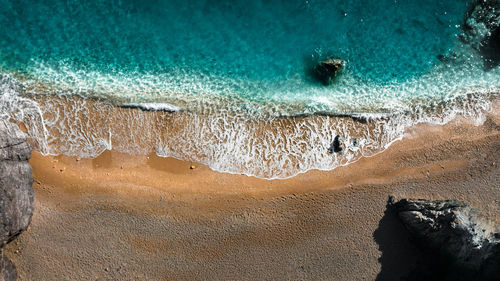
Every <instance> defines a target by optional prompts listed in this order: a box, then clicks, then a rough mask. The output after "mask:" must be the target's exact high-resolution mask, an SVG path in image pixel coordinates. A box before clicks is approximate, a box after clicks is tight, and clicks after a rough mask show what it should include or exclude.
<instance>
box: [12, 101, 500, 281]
mask: <svg viewBox="0 0 500 281" xmlns="http://www.w3.org/2000/svg"><path fill="white" fill-rule="evenodd" d="M492 112H493V113H492V114H490V116H489V117H488V119H487V120H486V122H485V123H484V124H483V125H481V126H474V125H472V124H470V123H469V122H468V121H467V120H463V119H460V120H455V121H454V122H451V123H450V124H447V125H445V126H431V125H420V126H417V127H414V128H412V129H410V130H408V132H407V135H406V137H405V138H404V139H403V140H402V141H399V142H397V143H395V144H394V145H392V146H391V147H390V148H389V149H388V150H386V151H385V152H383V153H381V154H378V155H376V156H374V157H370V158H363V159H361V160H360V161H358V162H356V163H354V164H351V165H349V166H346V167H340V168H337V169H335V170H333V171H328V172H324V171H309V172H307V173H305V174H301V175H298V176H296V177H294V178H291V179H287V180H272V181H269V180H261V179H256V178H251V177H247V176H243V175H230V174H221V173H217V172H214V171H212V170H210V169H209V168H207V167H205V166H202V165H199V164H196V163H190V162H184V161H179V160H175V159H168V158H159V157H157V156H154V155H149V156H130V155H124V154H119V153H117V152H113V151H108V152H105V153H104V154H102V155H101V156H100V157H98V158H96V159H79V158H74V157H52V156H42V155H40V154H38V153H33V156H32V159H31V164H32V165H33V168H34V171H33V175H34V178H35V183H34V189H35V194H36V206H35V208H36V209H35V213H34V215H33V220H32V223H31V226H30V227H29V229H28V231H27V232H25V233H23V234H22V235H21V236H20V237H19V239H17V240H16V241H15V242H13V243H11V244H10V245H8V246H7V254H8V256H9V257H10V258H11V259H12V261H13V262H14V264H15V265H16V266H17V270H18V273H19V277H20V278H19V279H20V280H202V279H203V280H206V279H230V280H266V279H280V280H285V279H286V280H300V279H308V280H375V279H377V280H399V277H400V276H402V275H404V274H406V273H407V272H408V271H409V270H411V269H412V266H413V264H414V262H415V261H416V259H417V258H418V256H419V254H420V253H419V251H418V250H417V249H416V248H415V247H414V246H413V245H412V244H411V243H410V242H409V237H408V236H407V234H406V232H405V231H404V229H403V227H402V226H401V225H400V224H399V222H398V221H397V219H396V218H394V217H393V216H392V215H391V214H389V213H386V212H385V210H386V208H385V203H386V200H387V197H388V196H389V195H395V196H396V197H397V198H398V197H418V198H426V199H458V200H464V201H467V202H469V203H470V204H471V205H472V206H473V207H475V208H477V209H479V210H480V211H481V212H482V213H483V214H484V215H485V216H487V217H489V218H490V219H492V220H493V221H495V222H496V223H497V224H500V116H499V114H498V112H500V106H499V104H498V103H497V104H496V105H495V106H494V107H493V110H492ZM191 165H194V166H195V167H194V169H191V168H190V166H191Z"/></svg>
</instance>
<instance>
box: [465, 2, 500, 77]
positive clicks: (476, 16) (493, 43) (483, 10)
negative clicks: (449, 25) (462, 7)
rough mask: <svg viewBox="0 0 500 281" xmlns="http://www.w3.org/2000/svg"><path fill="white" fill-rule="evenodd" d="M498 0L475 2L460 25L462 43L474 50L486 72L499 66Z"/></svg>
mask: <svg viewBox="0 0 500 281" xmlns="http://www.w3.org/2000/svg"><path fill="white" fill-rule="evenodd" d="M499 28H500V0H476V1H474V2H473V3H472V5H471V6H470V8H469V11H468V12H467V14H466V17H465V20H464V23H463V25H462V29H463V31H464V32H463V34H462V35H461V39H462V41H464V42H466V43H468V44H470V45H471V46H472V47H473V48H474V49H476V50H477V51H478V52H479V53H480V54H481V56H482V57H483V60H484V65H485V68H486V69H487V70H489V69H492V68H494V67H497V66H498V65H500V29H499Z"/></svg>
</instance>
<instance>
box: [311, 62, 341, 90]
mask: <svg viewBox="0 0 500 281" xmlns="http://www.w3.org/2000/svg"><path fill="white" fill-rule="evenodd" d="M343 66H344V61H343V60H341V59H338V58H330V59H326V60H323V61H321V62H319V63H318V65H316V67H315V68H314V71H313V74H314V77H315V78H316V79H317V80H318V81H320V82H321V83H323V84H324V85H330V84H332V83H333V81H334V80H335V77H336V76H337V74H338V73H339V71H340V70H341V69H342V67H343Z"/></svg>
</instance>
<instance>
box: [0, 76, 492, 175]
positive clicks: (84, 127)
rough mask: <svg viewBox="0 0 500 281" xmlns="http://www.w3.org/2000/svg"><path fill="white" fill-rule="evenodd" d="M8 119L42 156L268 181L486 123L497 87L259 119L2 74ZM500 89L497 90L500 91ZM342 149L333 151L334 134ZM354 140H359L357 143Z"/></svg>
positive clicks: (3, 110) (2, 104) (3, 98)
mask: <svg viewBox="0 0 500 281" xmlns="http://www.w3.org/2000/svg"><path fill="white" fill-rule="evenodd" d="M1 81H2V85H1V88H2V95H1V96H0V99H1V100H0V106H2V111H1V112H2V115H1V116H2V118H3V119H5V118H10V119H14V120H17V121H19V122H24V123H25V124H26V125H27V127H28V130H29V134H30V136H31V137H32V138H33V140H34V144H35V147H36V149H37V150H38V151H40V152H42V153H43V154H50V155H59V154H65V155H71V156H82V157H96V156H98V155H99V154H100V153H102V152H103V151H105V150H109V149H114V150H117V151H120V152H125V153H131V154H146V153H151V152H155V153H156V154H158V155H160V156H165V157H175V158H178V159H183V160H190V161H196V162H199V163H203V164H206V165H208V166H209V167H210V168H211V169H213V170H216V171H220V172H225V173H234V174H246V175H249V176H255V177H259V178H265V179H283V178H288V177H292V176H294V175H297V174H299V173H304V172H306V171H309V170H312V169H318V170H331V169H334V168H336V167H338V166H343V165H347V164H349V163H352V162H354V161H357V160H358V159H360V158H361V157H368V156H372V155H375V154H377V153H379V152H381V151H383V150H384V149H386V148H387V147H389V146H390V145H391V144H392V143H394V142H395V141H397V140H399V139H401V138H402V137H403V135H404V132H405V130H406V129H407V128H408V127H410V126H413V125H416V124H419V123H433V124H445V123H447V122H449V121H450V120H452V119H453V118H455V117H456V116H457V115H464V116H468V117H470V118H473V119H474V120H477V122H478V123H481V122H482V121H483V120H484V116H485V112H487V111H488V109H489V105H490V101H491V99H492V95H491V89H488V88H486V89H479V88H478V89H473V92H466V91H462V92H459V93H457V94H455V95H450V97H449V98H448V99H446V100H443V101H442V103H441V104H440V105H437V104H431V105H426V104H425V103H421V104H420V105H414V106H413V110H412V111H407V112H399V113H398V112H396V113H392V114H390V115H386V116H384V117H383V118H380V116H379V115H378V114H376V115H375V116H374V115H372V114H363V113H359V114H358V117H360V118H364V119H367V120H365V121H364V122H360V121H359V120H356V118H350V117H329V116H321V115H320V116H310V117H306V118H303V117H286V118H283V117H276V116H267V117H266V118H262V116H260V117H259V118H255V116H252V115H249V114H246V113H235V112H233V111H224V110H219V111H214V112H210V113H208V114H207V113H199V112H192V111H186V112H181V113H179V114H171V113H169V112H163V111H155V112H151V111H142V110H136V109H120V108H119V107H116V106H114V105H112V104H111V103H109V102H107V101H102V100H92V99H86V98H81V97H77V96H75V95H68V94H66V95H64V94H61V95H58V96H36V95H33V91H35V89H38V88H37V87H33V86H32V85H29V84H26V82H23V83H21V82H19V81H17V80H16V79H14V78H13V77H12V76H10V75H7V76H3V77H2V79H1ZM497 90H498V89H497ZM337 135H339V136H341V138H340V140H341V144H342V145H343V146H344V147H345V149H344V151H343V152H342V153H329V151H328V149H329V148H330V146H331V144H332V141H333V139H334V138H335V136H337ZM355 140H356V141H355Z"/></svg>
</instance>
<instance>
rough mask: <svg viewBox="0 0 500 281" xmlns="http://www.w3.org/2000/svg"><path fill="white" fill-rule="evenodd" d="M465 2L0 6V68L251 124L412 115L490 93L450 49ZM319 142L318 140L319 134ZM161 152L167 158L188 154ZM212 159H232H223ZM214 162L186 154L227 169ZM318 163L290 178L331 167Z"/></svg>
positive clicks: (65, 91)
mask: <svg viewBox="0 0 500 281" xmlns="http://www.w3.org/2000/svg"><path fill="white" fill-rule="evenodd" d="M469 4H470V3H469V1H465V0H420V1H412V0H377V1H366V0H351V1H345V0H330V1H326V0H308V1H291V0H287V1H284V0H283V1H278V0H269V1H260V0H255V1H241V0H234V1H216V0H190V1H186V0H179V1H175V0H156V1H137V0H114V1H111V0H110V1H100V0H88V1H61V0H37V1H33V0H0V7H1V10H0V27H1V28H0V71H1V73H2V75H4V76H5V75H6V77H9V79H10V80H9V79H7V80H9V81H11V80H12V79H14V80H16V81H19V83H21V84H23V85H25V84H26V83H28V84H29V85H30V86H29V87H31V89H35V90H32V91H31V94H33V92H35V94H36V95H47V96H60V95H64V96H68V95H70V96H71V95H75V96H79V97H83V98H99V99H100V100H106V101H109V102H111V103H113V104H115V105H127V104H138V103H142V104H144V103H146V104H148V105H149V106H152V105H154V104H158V105H162V106H167V107H168V108H169V109H175V110H183V111H187V112H192V113H200V112H211V113H212V114H215V115H217V112H224V113H225V114H229V115H231V114H241V113H244V114H246V115H247V116H250V117H249V118H250V119H251V117H252V116H256V117H255V118H256V120H258V119H259V118H264V117H262V116H294V115H302V114H315V113H328V114H358V115H363V114H364V115H367V116H369V115H373V114H396V113H404V114H408V113H410V114H411V113H412V112H415V111H422V110H423V108H426V107H427V105H431V106H430V107H433V106H437V105H440V104H442V103H446V102H447V101H449V100H453V99H454V98H456V97H457V96H461V95H463V96H466V95H467V94H469V93H471V92H474V93H477V92H481V91H483V92H488V89H489V90H491V89H498V88H499V86H500V72H499V71H498V69H493V70H489V71H485V70H484V65H483V62H482V61H481V58H480V56H479V55H478V54H477V52H475V51H474V50H472V49H471V48H470V47H469V46H466V45H464V43H462V42H461V41H460V40H458V35H459V34H460V32H461V24H462V22H463V20H464V15H465V13H466V11H467V8H468V7H469ZM328 57H340V58H342V59H343V60H344V61H345V67H344V68H343V69H342V70H341V72H340V74H339V75H338V76H337V77H336V80H335V83H333V84H332V85H328V86H325V85H323V84H322V83H319V82H318V81H316V80H315V79H314V77H311V76H310V75H309V74H308V73H310V70H311V67H313V66H314V65H315V64H317V63H318V62H319V61H320V60H322V59H325V58H328ZM3 81H4V84H5V83H7V82H5V81H6V78H4V79H3ZM9 83H11V82H9ZM33 85H36V86H33ZM9 87H10V86H9ZM4 88H5V87H4ZM11 88H12V87H11ZM485 89H486V90H485ZM5 92H6V90H5V89H4V93H2V94H4V95H5ZM20 96H21V97H22V98H28V99H29V96H26V95H25V94H20ZM40 110H41V112H44V109H43V108H41V109H40ZM69 112H71V111H69ZM23 116H24V115H23ZM225 116H226V115H225ZM23 118H24V117H23ZM42 119H43V118H42ZM51 126H52V127H53V126H57V124H56V123H51V124H48V123H47V124H45V127H46V129H44V130H48V131H50V130H51ZM195 129H196V128H195ZM197 129H200V128H198V127H197ZM205 129H206V128H205ZM247 129H248V128H247ZM58 130H59V129H58ZM248 130H250V129H248ZM62 131H64V130H62ZM212 133H213V132H212ZM313 133H316V134H317V133H318V132H313ZM46 134H50V133H46ZM61 134H64V133H61ZM193 134H195V135H196V134H197V133H193ZM311 134H312V133H311ZM332 134H333V133H332ZM325 138H326V139H325V140H324V142H328V141H329V138H330V136H327V135H325ZM393 138H394V137H393ZM229 139H230V138H229ZM327 139H328V140H327ZM100 141H101V140H100ZM88 142H89V143H94V140H89V141H88ZM58 143H60V142H58ZM385 143H390V138H389V140H386V141H385ZM90 145H91V144H90ZM210 145H212V146H213V143H210ZM220 145H223V144H220ZM48 146H50V145H48ZM157 146H158V145H156V146H155V148H154V149H155V150H156V151H157V153H158V151H159V150H161V149H159V148H158V147H157ZM212 146H210V147H212ZM381 146H383V145H382V144H381ZM108 148H109V147H108ZM196 149H198V148H196ZM205 149H208V148H206V147H205ZM211 149H213V150H214V153H223V152H221V151H224V149H223V148H221V147H217V148H216V149H215V148H213V147H212V148H211ZM168 150H169V152H168V153H167V152H165V154H167V155H166V156H171V155H174V156H178V157H179V158H189V157H187V156H185V155H181V154H178V152H172V151H175V150H176V149H175V148H172V147H171V148H169V149H168ZM250 150H251V149H250ZM49 151H50V149H49ZM98 151H99V149H98ZM247 152H248V151H247ZM247 152H245V153H247ZM49 153H51V152H49ZM62 153H67V154H75V153H76V152H75V151H73V150H71V149H67V150H65V151H62ZM176 153H177V154H176ZM224 153H236V156H234V157H238V156H237V155H238V153H237V152H234V151H232V152H224ZM318 153H320V152H318ZM321 153H324V152H321ZM94 154H95V153H94ZM247 154H248V153H247ZM247 154H245V155H246V156H245V157H250V158H251V156H248V155H247ZM90 155H91V156H95V155H93V154H92V153H90ZM325 155H326V154H325ZM190 157H191V156H190ZM193 157H194V156H193ZM193 157H191V158H193ZM214 157H215V156H213V157H212V158H213V159H212V158H210V159H209V160H204V159H201V160H200V159H198V158H196V157H194V158H196V159H195V160H199V161H201V162H214V161H215V162H216V161H226V160H227V159H226V160H220V159H223V158H220V159H219V158H217V157H215V158H217V159H219V160H217V159H215V158H214ZM325 157H326V156H325ZM224 159H225V158H224ZM248 161H250V160H248ZM248 161H247V162H248ZM266 161H267V160H266ZM318 161H319V160H318ZM335 161H336V160H335ZM299 162H300V161H299ZM337 162H338V161H337ZM209 164H210V163H209ZM337 164H338V163H337ZM214 165H215V164H214ZM228 165H232V164H228ZM241 165H244V163H243V164H241ZM294 165H295V164H294ZM322 165H323V164H322ZM325 165H326V166H318V165H316V164H314V163H313V164H311V165H309V166H307V165H306V166H307V167H305V166H304V167H305V168H304V167H302V166H301V167H300V168H298V170H300V171H304V170H307V169H310V168H321V169H327V168H328V167H333V166H332V165H333V164H332V165H330V164H325ZM328 165H330V166H328ZM212 166H213V165H212ZM299 166H300V165H299ZM219 170H224V168H220V169H219ZM231 172H234V171H231ZM249 174H252V175H259V173H257V172H249ZM292 174H293V173H292ZM271 175H273V174H272V173H271ZM287 175H288V174H287ZM271 177H272V176H271Z"/></svg>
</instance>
